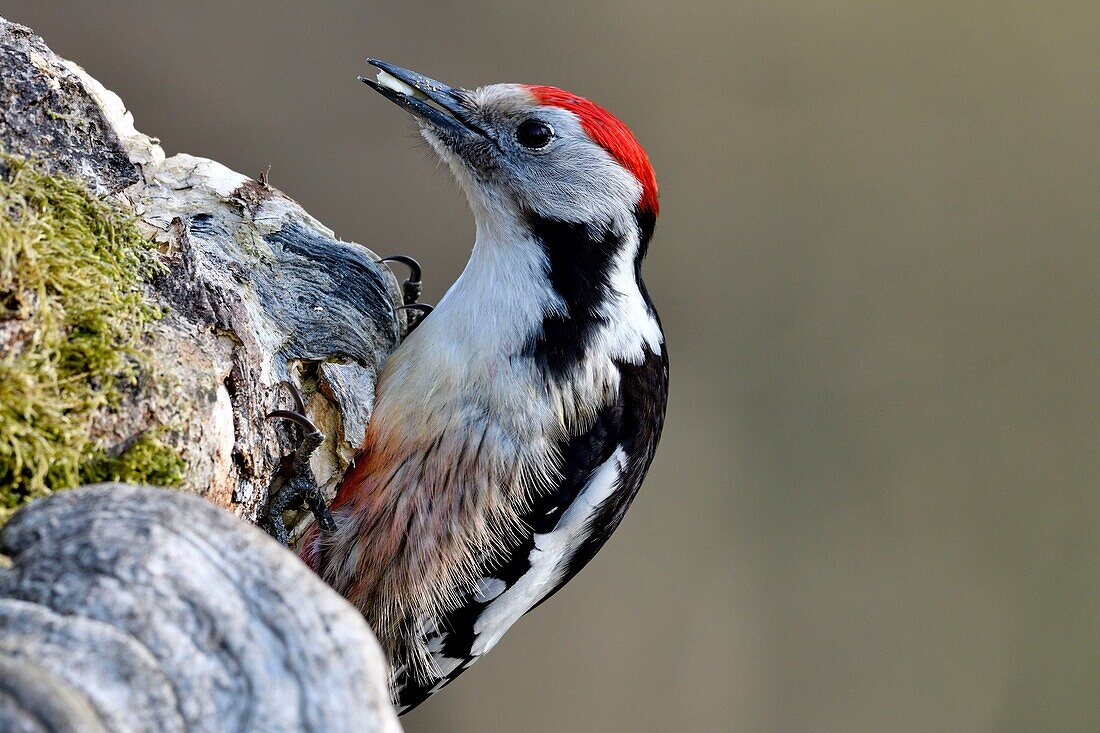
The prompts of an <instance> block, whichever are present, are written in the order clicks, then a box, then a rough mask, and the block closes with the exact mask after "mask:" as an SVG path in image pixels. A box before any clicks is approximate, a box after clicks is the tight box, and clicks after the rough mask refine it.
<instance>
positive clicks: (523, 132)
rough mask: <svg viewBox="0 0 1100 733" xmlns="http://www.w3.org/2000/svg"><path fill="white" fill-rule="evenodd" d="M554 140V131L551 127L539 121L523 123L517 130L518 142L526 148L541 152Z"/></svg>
mask: <svg viewBox="0 0 1100 733" xmlns="http://www.w3.org/2000/svg"><path fill="white" fill-rule="evenodd" d="M553 139H554V130H553V129H552V128H551V127H550V125H548V124H546V123H545V122H539V121H538V120H527V121H525V122H521V123H520V126H519V127H517V128H516V140H517V141H518V142H519V144H520V145H522V146H523V147H525V148H528V149H530V150H540V149H542V148H545V147H546V146H547V145H549V144H550V141H551V140H553Z"/></svg>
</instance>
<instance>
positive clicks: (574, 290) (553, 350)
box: [524, 214, 626, 381]
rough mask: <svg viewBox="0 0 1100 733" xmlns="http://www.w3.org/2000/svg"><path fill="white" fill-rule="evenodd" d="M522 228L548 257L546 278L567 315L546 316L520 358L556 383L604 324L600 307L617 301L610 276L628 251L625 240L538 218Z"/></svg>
mask: <svg viewBox="0 0 1100 733" xmlns="http://www.w3.org/2000/svg"><path fill="white" fill-rule="evenodd" d="M526 224H527V227H528V231H530V232H531V235H532V236H533V237H534V238H535V240H536V241H537V242H538V243H539V244H540V245H541V246H542V248H543V250H544V251H545V252H546V259H547V263H548V271H547V276H548V277H549V278H550V284H551V286H552V287H553V288H554V291H555V292H556V293H557V294H558V295H559V296H561V299H562V301H563V302H564V303H565V313H560V312H551V313H547V314H545V315H544V316H543V319H542V325H541V329H540V330H539V332H538V333H535V334H533V335H532V336H531V338H530V340H529V341H528V343H527V346H526V348H525V349H524V353H525V355H527V356H531V357H533V358H534V359H535V360H536V362H537V363H538V364H539V366H540V367H541V368H542V369H543V371H544V372H546V373H547V374H548V375H549V376H550V377H552V378H554V379H555V380H558V381H560V380H562V379H563V378H565V377H566V376H567V375H568V374H569V372H570V369H571V368H572V367H573V366H574V365H576V364H577V363H578V362H580V361H581V360H582V359H583V358H584V355H585V352H586V351H587V350H588V348H589V347H590V346H591V343H592V340H593V339H594V338H595V335H596V331H597V329H598V328H599V326H601V325H603V324H604V323H606V322H607V319H606V318H605V317H604V316H603V314H602V312H601V311H602V308H601V306H603V304H604V303H606V302H607V301H608V300H609V299H610V298H613V297H615V293H614V292H613V291H612V289H611V270H612V268H613V267H614V265H615V256H616V254H617V253H618V252H619V251H620V250H621V249H622V247H624V246H626V242H625V237H624V235H622V234H621V233H616V232H613V231H611V230H610V229H608V230H606V231H605V230H596V229H594V228H593V227H591V226H589V225H588V224H585V223H578V222H568V221H561V220H558V219H549V218H546V217H542V216H539V215H537V214H529V215H528V217H527V222H526Z"/></svg>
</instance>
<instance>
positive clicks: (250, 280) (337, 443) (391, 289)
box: [0, 19, 404, 520]
mask: <svg viewBox="0 0 1100 733" xmlns="http://www.w3.org/2000/svg"><path fill="white" fill-rule="evenodd" d="M0 74H2V78H3V84H2V85H0V109H3V117H2V118H0V149H2V150H3V151H5V152H8V153H16V154H20V155H25V156H30V157H32V158H33V159H34V160H35V161H36V163H37V164H39V165H41V166H43V167H46V168H47V169H48V170H51V171H56V172H61V173H67V174H73V175H77V176H79V177H80V178H82V179H83V180H84V181H86V183H87V184H88V186H89V188H91V189H92V190H93V191H95V192H97V193H99V194H101V195H104V196H108V197H110V198H112V199H113V200H115V201H117V202H119V203H121V204H122V205H123V206H125V207H126V208H128V209H130V210H132V211H133V212H134V213H135V214H136V215H137V216H138V217H139V220H140V223H141V225H142V227H143V228H145V229H146V230H147V232H148V233H149V235H150V236H152V237H154V238H155V240H156V242H157V243H158V244H159V246H160V251H161V261H162V263H163V264H164V266H165V270H164V272H163V274H162V275H160V276H158V277H157V278H156V280H155V281H154V282H153V283H151V284H150V286H149V294H150V296H151V297H152V298H153V299H154V300H155V301H157V302H158V303H160V304H161V305H163V306H165V307H166V308H167V315H166V317H164V318H163V319H161V320H159V321H158V322H157V323H156V324H155V325H154V331H155V334H154V336H153V338H152V339H151V340H150V341H149V343H148V344H147V348H148V350H149V351H150V352H151V356H152V360H151V361H152V363H153V364H155V365H157V366H156V369H155V370H153V371H152V373H150V374H147V375H144V377H145V378H146V379H147V380H148V381H151V382H152V383H153V384H152V387H153V388H152V389H146V390H141V391H135V394H134V395H133V396H132V398H131V399H130V400H128V401H127V402H125V403H124V404H123V405H121V406H120V407H119V408H118V409H115V410H111V411H109V412H107V411H105V412H104V414H102V415H100V416H98V417H97V425H96V430H97V436H98V437H99V438H100V439H101V440H102V442H103V443H104V444H105V446H106V448H107V450H108V452H111V451H115V452H118V451H121V450H122V449H123V448H124V447H125V446H127V445H128V444H129V443H130V442H132V441H133V440H134V438H135V436H140V435H143V434H145V432H147V431H148V430H149V429H150V428H151V427H153V426H154V425H157V424H168V425H170V426H171V430H170V431H169V432H170V435H169V439H170V440H171V441H172V443H173V445H174V447H175V448H177V449H178V450H179V452H180V453H181V455H182V456H183V458H184V459H185V461H186V463H187V472H186V478H185V482H184V488H185V489H186V490H188V491H191V492H194V493H197V494H200V495H202V496H205V497H206V498H208V499H210V500H211V501H213V502H215V503H217V504H220V505H222V506H225V507H227V508H230V509H232V510H233V511H234V512H236V513H237V514H238V515H240V516H242V517H245V518H248V519H251V520H255V519H256V518H257V517H258V515H259V513H260V512H261V511H262V509H263V507H264V505H265V504H266V500H267V491H268V487H269V485H270V484H271V481H272V479H273V478H274V477H275V475H276V473H277V472H278V470H279V468H280V462H281V459H282V458H283V457H284V456H285V455H286V454H287V453H288V452H289V450H290V449H291V448H292V447H293V443H292V442H291V439H290V438H289V437H288V436H287V435H286V430H285V428H284V427H281V426H277V425H272V424H271V423H266V424H265V422H264V416H265V415H266V414H267V413H268V412H270V411H271V410H272V409H273V408H275V407H279V406H282V407H288V406H289V403H288V398H287V394H286V392H285V390H283V389H281V388H280V386H279V385H280V382H282V381H284V380H288V379H293V380H294V381H295V382H296V383H298V384H299V385H301V387H302V391H303V392H304V393H305V396H306V398H307V401H308V403H309V412H310V414H311V416H312V417H313V418H314V419H315V421H316V422H317V423H318V424H319V425H320V426H321V428H322V430H323V431H324V432H325V433H326V435H327V436H328V439H327V440H326V441H325V443H324V445H323V446H322V447H321V449H320V450H318V451H317V453H316V454H315V457H314V460H313V468H314V471H315V474H316V475H317V476H318V479H319V480H320V481H321V483H322V484H324V485H326V486H327V487H328V488H329V489H330V490H331V487H332V485H333V483H334V482H335V481H336V480H337V479H338V478H339V477H340V476H341V475H342V474H343V470H344V468H345V467H346V466H347V464H348V462H349V460H350V457H351V455H352V452H353V451H354V450H355V449H356V448H358V446H359V445H360V443H361V441H362V439H363V435H364V432H365V430H366V424H367V421H368V419H369V417H370V410H371V407H372V405H373V397H374V383H375V380H376V377H377V373H378V368H379V365H380V364H381V363H382V361H383V360H384V359H385V357H386V356H387V355H388V354H389V353H390V352H391V351H392V350H393V349H394V347H395V346H396V344H397V342H398V340H399V337H400V329H401V327H402V325H403V322H404V321H403V319H404V314H403V312H401V311H396V310H395V304H399V303H400V297H401V296H400V291H399V288H398V283H397V281H396V279H395V278H394V276H393V275H392V273H390V271H389V270H388V269H387V268H386V267H385V266H384V265H381V264H379V263H378V262H377V260H378V257H377V256H376V255H375V254H374V253H372V252H370V251H369V250H368V249H366V248H365V247H362V246H359V245H356V244H352V243H348V242H342V241H340V240H338V239H336V238H335V237H334V236H333V233H332V232H331V231H329V230H328V229H326V228H325V227H324V226H323V225H322V224H320V223H319V222H318V221H317V220H316V219H314V218H313V217H311V216H310V215H309V214H307V213H306V212H305V211H304V210H303V209H302V208H301V207H300V206H299V205H298V204H297V203H296V202H294V201H293V200H292V199H290V198H289V197H288V196H286V195H285V194H284V193H282V192H281V191H279V190H277V189H275V188H273V187H271V186H269V185H267V184H266V183H264V182H258V181H255V180H252V179H250V178H248V177H247V176H243V175H241V174H239V173H235V172H233V171H231V170H229V169H228V168H226V167H225V166H223V165H221V164H219V163H216V162H214V161H212V160H207V159H205V158H197V157H194V156H191V155H176V156H173V157H171V158H167V159H166V158H165V156H164V151H163V150H162V149H161V148H160V146H159V145H158V144H157V141H156V140H155V139H153V138H150V137H148V136H146V135H143V134H142V133H140V132H138V131H137V130H136V129H135V128H134V125H133V120H132V118H131V116H130V114H129V113H128V112H127V111H126V110H125V108H124V106H123V104H122V101H121V100H120V99H119V98H118V97H117V96H116V95H115V94H113V93H112V92H109V91H107V90H106V89H104V88H103V86H102V85H100V84H99V83H98V82H97V81H95V80H94V79H92V78H91V77H90V76H88V74H87V73H85V72H84V70H83V69H81V68H80V67H78V66H76V65H75V64H73V63H72V62H69V61H66V60H65V59H62V58H60V57H58V56H56V55H55V54H54V53H53V52H51V51H50V50H49V49H48V48H47V47H46V45H45V43H44V42H43V41H42V39H41V38H39V37H37V36H35V35H34V34H33V33H32V32H31V31H30V30H29V29H27V28H25V27H23V26H19V25H16V24H14V23H10V22H7V21H4V20H2V19H0Z"/></svg>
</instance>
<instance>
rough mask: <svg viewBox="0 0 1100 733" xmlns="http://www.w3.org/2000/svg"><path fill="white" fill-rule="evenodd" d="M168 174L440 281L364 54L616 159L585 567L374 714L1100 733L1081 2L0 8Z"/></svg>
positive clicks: (690, 725)
mask: <svg viewBox="0 0 1100 733" xmlns="http://www.w3.org/2000/svg"><path fill="white" fill-rule="evenodd" d="M0 13H2V14H3V15H5V16H7V17H9V18H10V19H12V20H16V21H19V22H23V23H26V24H28V25H30V26H32V27H33V28H34V29H35V30H37V31H38V32H39V33H41V34H42V35H43V36H45V38H46V40H47V42H48V43H50V44H51V45H52V47H53V48H54V49H55V50H56V51H58V52H59V53H61V54H62V55H64V56H66V57H68V58H70V59H72V60H74V61H77V62H78V63H80V64H82V65H84V66H85V67H86V68H87V69H88V71H89V72H91V73H92V75H93V76H95V77H97V78H98V79H99V80H100V81H102V82H103V83H104V84H105V85H106V86H107V87H108V88H110V89H112V90H114V91H116V92H118V93H119V94H120V95H121V97H122V98H123V100H124V101H125V102H126V103H127V104H128V105H129V107H130V109H131V110H132V111H133V113H134V116H135V118H136V120H137V125H138V128H139V129H141V130H142V131H144V132H146V133H149V134H152V135H157V136H159V137H161V138H162V139H163V141H164V146H165V148H166V149H167V151H168V152H169V153H174V152H189V153H193V154H196V155H202V156H207V157H211V158H214V159H216V160H218V161H221V162H222V163H225V164H226V165H228V166H230V167H232V168H235V169H237V170H240V171H242V172H245V173H248V174H251V175H256V174H258V173H259V172H260V171H261V170H263V169H264V168H265V167H267V165H268V164H269V163H270V164H271V166H272V169H271V181H272V183H273V184H274V185H276V186H278V187H280V188H282V189H283V190H285V191H286V192H287V193H288V194H290V195H291V196H293V197H295V198H297V199H298V200H299V201H300V202H301V203H302V204H303V205H304V206H305V207H306V208H307V209H308V210H309V211H310V212H311V213H313V214H314V215H315V216H317V217H318V218H319V219H320V220H321V221H323V222H324V223H326V224H327V225H328V226H330V227H332V228H333V229H334V230H335V231H336V232H337V234H338V235H340V236H342V237H344V238H346V239H352V240H356V241H360V242H363V243H364V244H366V245H368V246H370V247H372V248H373V249H374V250H375V251H377V252H379V253H382V254H388V253H393V252H407V253H411V254H414V255H416V256H417V257H419V258H421V260H422V261H423V262H424V263H425V266H426V271H427V277H428V280H429V283H428V287H427V290H428V298H429V299H435V298H437V297H438V296H439V294H440V293H441V292H442V291H443V290H444V289H445V288H446V286H447V285H448V284H449V282H450V281H451V280H452V279H453V278H454V277H455V276H456V275H457V273H458V272H459V270H460V268H461V266H462V264H463V262H464V260H465V257H466V255H467V253H468V250H469V246H470V244H471V242H472V222H471V218H470V216H469V215H468V213H467V212H466V208H465V203H464V201H463V199H462V198H461V196H460V194H459V193H458V192H457V190H456V189H455V188H454V186H453V185H452V184H451V182H450V180H449V177H448V175H447V174H446V173H445V172H443V171H435V170H434V168H435V164H434V162H433V161H432V160H431V155H430V153H429V152H428V151H427V150H426V148H425V147H424V146H423V145H422V144H420V143H419V142H417V138H416V136H415V134H414V133H413V129H414V128H413V125H412V123H411V122H410V121H409V120H408V119H406V118H405V117H404V116H403V115H402V114H401V113H400V112H399V111H398V110H396V109H395V108H394V107H393V106H392V105H390V104H387V103H386V102H385V101H384V100H381V99H379V98H377V96H376V95H374V94H372V93H370V92H369V90H367V89H365V88H363V87H362V85H360V84H358V83H357V82H356V81H355V76H356V75H357V74H359V73H362V72H363V71H364V68H365V67H363V65H362V58H363V57H364V56H366V55H368V54H370V55H376V56H379V57H381V58H384V59H387V60H392V61H394V62H397V63H400V64H402V65H406V66H409V67H412V68H414V69H416V70H420V71H423V72H425V73H428V74H430V75H433V76H436V77H438V78H440V79H442V80H444V81H452V82H454V83H458V84H463V85H476V84H479V83H489V82H496V81H525V82H539V83H548V84H555V85H558V86H562V87H565V88H567V89H569V90H571V91H575V92H578V93H580V94H583V95H586V96H590V97H592V98H593V99H595V100H598V101H599V102H601V103H603V104H604V105H605V106H607V107H609V108H610V109H611V110H613V111H614V112H616V113H617V114H618V115H619V116H621V117H622V118H623V119H625V120H627V121H628V123H629V124H630V125H631V126H632V127H633V128H634V130H635V131H636V133H637V135H638V137H639V138H640V139H641V141H642V143H643V144H644V145H645V146H646V147H647V148H648V150H649V153H650V156H651V158H652V160H653V163H654V165H655V167H656V170H657V174H658V180H659V182H660V186H661V193H662V211H663V214H662V218H661V221H660V222H659V224H658V228H657V237H656V240H655V242H654V246H653V248H652V250H651V252H652V254H651V256H650V258H649V261H648V266H647V273H648V276H647V279H648V282H649V284H650V290H651V291H652V293H653V295H654V298H655V299H656V301H657V304H658V307H659V308H660V310H661V313H662V315H663V317H664V322H665V326H666V331H667V333H668V340H669V344H670V349H671V352H672V360H673V364H672V366H673V385H672V387H673V388H672V401H671V403H670V406H669V410H670V414H669V420H668V426H667V429H666V434H665V439H664V442H663V445H662V447H661V450H660V451H659V453H658V456H657V461H656V463H655V465H654V468H653V471H652V473H651V474H650V478H649V480H648V482H647V484H646V486H645V487H644V489H643V490H642V493H641V494H640V496H639V500H638V502H637V503H636V504H635V507H634V509H633V510H632V511H631V513H630V514H629V515H628V518H627V521H626V522H625V524H624V525H623V527H622V529H621V530H620V531H619V533H618V534H617V535H616V537H615V538H614V539H613V540H612V542H611V543H610V544H609V546H608V547H607V549H605V550H604V551H603V553H602V554H601V555H600V556H599V557H598V559H597V560H596V561H595V562H594V563H593V564H592V565H591V566H590V567H589V568H588V569H587V570H586V571H585V572H584V573H582V574H581V576H580V577H579V578H578V579H577V580H575V581H574V582H573V583H572V584H571V585H570V586H569V587H568V588H567V589H566V590H565V591H563V592H562V593H561V594H559V595H558V596H557V597H556V598H555V599H554V600H553V601H552V602H551V603H549V604H547V605H546V606H544V607H543V608H541V609H539V610H538V611H537V612H536V613H534V614H532V615H531V616H530V617H528V618H527V619H525V620H524V621H523V622H522V623H521V624H519V625H518V626H517V627H516V628H514V629H513V631H511V632H510V633H509V634H508V636H507V637H506V638H505V640H504V642H503V643H502V644H501V645H500V646H499V647H498V648H497V650H496V651H494V652H493V653H492V654H490V655H489V656H488V657H487V658H486V659H485V660H484V661H482V662H480V663H478V664H477V665H476V666H475V667H474V668H473V669H472V670H471V671H470V672H468V673H466V675H464V676H463V677H462V678H461V679H460V680H459V681H458V682H456V683H455V684H454V685H452V686H451V687H449V688H448V689H447V690H445V691H444V692H442V693H441V694H439V695H438V696H436V697H435V698H433V699H432V700H430V701H429V702H428V703H427V704H425V705H424V706H423V707H422V708H421V709H419V710H417V711H416V712H415V713H413V714H411V715H410V716H408V717H406V718H405V725H406V729H407V730H408V731H409V733H416V732H421V731H424V732H427V731H431V732H433V733H443V732H447V733H463V732H466V731H478V732H483V731H523V732H525V733H542V732H544V731H545V732H547V733H549V732H551V731H553V732H555V733H560V732H562V731H568V732H574V731H576V732H582V733H583V732H587V731H680V730H683V731H838V732H850V731H1011V730H1020V731H1040V730H1041V731H1072V730H1081V731H1095V730H1100V532H1098V531H1097V527H1100V480H1098V477H1100V450H1098V442H1100V438H1098V436H1100V294H1098V293H1097V287H1096V286H1097V280H1098V277H1100V202H1098V200H1097V197H1098V191H1100V47H1098V40H1097V37H1098V32H1100V4H1097V3H1096V2H1080V3H1063V2H1049V1H1048V2H1042V3H1039V2H1034V3H978V2H959V1H958V0H955V1H953V2H920V3H911V2H910V3H902V2H870V1H865V2H851V1H845V2H840V1H836V0H814V1H810V2H792V1H790V0H752V1H746V2H735V3H723V2H717V1H716V0H708V1H707V2H694V3H691V2H688V3H685V2H670V1H666V2H647V3H631V2H625V1H624V0H598V1H597V2H585V3H566V4H558V3H530V4H525V3H513V2H490V1H489V0H466V1H465V2H462V3H453V4H444V3H430V2H407V1H406V2H385V3H381V2H350V1H341V2H330V3H313V4H307V3H282V2H278V3H272V2H265V3H259V2H247V3H245V2H218V3H215V2H202V3H169V2H143V3H100V2H77V1H76V0H72V1H68V2H61V1H60V0H50V1H49V2H44V1H43V0H26V1H23V0H4V2H3V3H2V4H0Z"/></svg>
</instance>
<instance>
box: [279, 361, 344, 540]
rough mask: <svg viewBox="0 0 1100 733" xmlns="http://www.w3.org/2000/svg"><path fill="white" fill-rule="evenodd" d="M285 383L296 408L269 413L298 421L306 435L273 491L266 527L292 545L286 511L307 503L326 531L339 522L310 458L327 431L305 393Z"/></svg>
mask: <svg viewBox="0 0 1100 733" xmlns="http://www.w3.org/2000/svg"><path fill="white" fill-rule="evenodd" d="M285 384H286V385H287V386H288V387H289V388H290V394H291V396H292V397H293V398H294V409H293V410H274V411H272V412H271V413H269V414H268V415H267V418H268V419H271V418H278V419H282V420H289V421H291V422H293V423H296V424H297V425H299V426H300V427H301V428H302V439H301V441H299V443H298V448H297V450H295V451H294V460H293V462H292V464H291V475H290V476H289V478H287V479H286V480H285V481H284V482H283V484H282V486H280V487H279V488H278V489H276V490H275V491H274V492H273V493H272V494H271V497H270V499H269V500H268V504H267V511H266V513H265V516H264V528H265V529H266V530H267V532H268V534H270V535H271V536H272V537H274V538H275V539H276V540H277V541H278V542H279V543H281V544H282V545H288V544H289V541H290V538H289V535H288V533H287V529H286V524H285V522H284V521H283V512H285V511H290V510H292V509H299V508H301V507H302V505H303V504H304V505H305V506H306V507H307V508H308V509H309V510H310V511H311V512H313V516H314V517H315V518H316V519H317V525H318V526H319V527H320V528H321V531H322V532H333V531H335V530H336V522H335V521H333V519H332V513H331V512H329V509H328V506H327V505H326V504H325V498H324V497H323V496H322V495H321V489H320V487H318V486H317V479H316V478H314V476H313V470H312V469H311V468H310V466H309V458H310V456H312V455H313V453H314V451H316V450H317V448H318V447H320V445H321V443H323V442H324V441H325V434H324V433H322V432H321V431H320V429H318V427H317V426H316V425H314V424H313V421H312V420H310V419H309V418H308V417H306V414H305V412H306V406H305V401H304V400H303V399H302V393H301V392H299V391H298V388H297V387H295V386H294V385H293V384H291V383H290V382H285Z"/></svg>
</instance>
